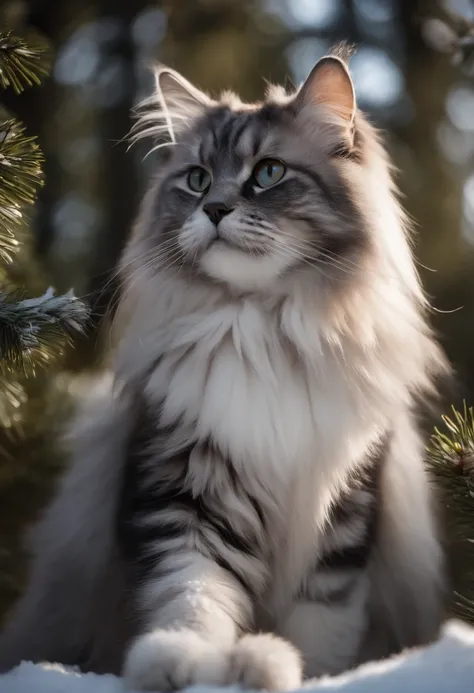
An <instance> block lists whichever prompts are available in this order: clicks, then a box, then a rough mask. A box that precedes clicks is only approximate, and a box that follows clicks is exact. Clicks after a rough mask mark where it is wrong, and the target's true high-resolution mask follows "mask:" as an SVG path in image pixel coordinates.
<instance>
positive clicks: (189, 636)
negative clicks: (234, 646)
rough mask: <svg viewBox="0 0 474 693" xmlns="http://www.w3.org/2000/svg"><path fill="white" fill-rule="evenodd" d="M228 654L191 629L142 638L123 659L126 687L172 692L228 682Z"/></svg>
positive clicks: (164, 632) (170, 631)
mask: <svg viewBox="0 0 474 693" xmlns="http://www.w3.org/2000/svg"><path fill="white" fill-rule="evenodd" d="M228 665H229V659H228V653H227V652H225V651H224V650H220V649H219V647H218V646H216V644H215V643H214V644H213V643H211V642H209V641H207V640H205V639H204V638H203V637H201V636H200V635H199V634H198V633H195V632H194V631H192V630H187V629H183V630H155V631H152V632H151V633H147V634H146V635H142V636H140V637H139V638H137V640H135V642H134V643H133V645H132V646H131V648H130V650H129V651H128V654H127V657H126V659H125V665H124V671H123V676H124V680H125V686H126V687H127V690H128V689H131V690H136V691H175V690H180V689H182V688H185V687H186V686H191V685H193V684H197V683H205V684H210V685H222V684H225V683H226V682H227V674H228Z"/></svg>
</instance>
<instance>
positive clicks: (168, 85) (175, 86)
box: [155, 66, 214, 118]
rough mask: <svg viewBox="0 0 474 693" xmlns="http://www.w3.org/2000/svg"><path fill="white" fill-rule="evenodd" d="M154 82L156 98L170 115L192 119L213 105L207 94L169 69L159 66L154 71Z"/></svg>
mask: <svg viewBox="0 0 474 693" xmlns="http://www.w3.org/2000/svg"><path fill="white" fill-rule="evenodd" d="M155 80H156V89H157V92H158V97H159V98H160V101H161V102H162V105H163V107H164V108H166V110H167V111H169V113H170V114H171V115H173V114H181V115H183V116H187V117H188V118H189V117H191V118H193V117H196V116H199V115H201V114H202V113H203V112H204V111H205V109H206V108H209V106H212V105H213V103H214V102H213V101H212V99H210V98H209V96H207V94H205V93H204V92H202V91H201V90H200V89H198V88H197V87H195V86H194V85H192V84H191V82H188V80H187V79H185V78H184V77H183V76H182V75H180V74H179V72H176V71H175V70H171V69H170V68H169V67H164V66H159V67H158V68H157V69H156V70H155Z"/></svg>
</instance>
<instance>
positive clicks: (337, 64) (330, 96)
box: [296, 55, 356, 124]
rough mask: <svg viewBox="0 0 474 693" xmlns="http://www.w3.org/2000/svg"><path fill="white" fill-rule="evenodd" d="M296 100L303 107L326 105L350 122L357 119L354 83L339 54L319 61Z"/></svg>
mask: <svg viewBox="0 0 474 693" xmlns="http://www.w3.org/2000/svg"><path fill="white" fill-rule="evenodd" d="M296 99H297V102H299V105H301V106H303V105H307V104H313V105H315V106H324V107H326V108H327V109H328V110H329V111H331V112H332V113H334V114H335V115H337V116H338V117H339V118H341V119H342V120H344V121H346V122H347V123H348V124H352V122H353V120H354V115H355V111H356V98H355V90H354V85H353V83H352V79H351V76H350V74H349V71H348V69H347V67H346V64H345V63H344V61H343V60H342V59H341V58H340V57H338V56H336V55H328V56H325V57H324V58H321V60H319V61H318V62H317V63H316V65H315V66H314V67H313V69H312V71H311V72H310V74H309V76H308V78H307V79H306V81H305V82H304V84H303V85H302V87H301V89H300V91H299V92H298V95H297V97H296Z"/></svg>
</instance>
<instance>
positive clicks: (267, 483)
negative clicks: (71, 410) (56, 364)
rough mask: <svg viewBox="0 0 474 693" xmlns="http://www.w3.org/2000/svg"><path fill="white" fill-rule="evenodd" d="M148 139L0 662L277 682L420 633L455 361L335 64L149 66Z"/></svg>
mask: <svg viewBox="0 0 474 693" xmlns="http://www.w3.org/2000/svg"><path fill="white" fill-rule="evenodd" d="M144 136H152V137H155V138H156V141H157V142H159V144H158V145H157V146H162V145H163V144H164V142H163V137H166V136H168V138H169V139H166V140H165V142H166V144H168V145H169V147H168V149H167V155H168V156H167V160H166V162H164V163H163V164H162V165H161V166H160V167H159V169H158V171H157V173H156V176H155V178H154V180H153V181H152V184H151V186H150V188H149V190H148V192H147V194H146V195H145V198H144V201H143V203H142V207H141V210H140V213H139V218H138V221H137V224H136V225H135V227H134V229H133V232H132V234H131V237H130V239H129V242H128V245H127V248H126V249H125V251H124V254H123V257H122V260H121V263H120V272H121V277H122V292H121V298H120V301H119V304H118V307H117V312H116V315H115V317H114V325H113V330H112V333H113V339H114V348H113V349H112V352H111V356H110V360H109V363H108V368H107V372H106V373H105V375H104V376H103V378H102V379H99V380H97V382H96V383H95V385H94V386H93V387H92V388H91V391H90V392H89V393H88V396H87V397H86V398H85V401H84V403H83V405H82V407H81V408H80V411H79V413H78V415H77V420H76V423H75V424H74V427H73V431H72V434H71V446H72V455H73V460H72V465H71V468H70V470H69V471H68V472H67V474H66V475H65V478H64V479H63V481H62V485H61V488H60V490H59V492H58V493H57V495H56V497H55V499H54V500H53V502H52V504H51V505H50V506H49V508H48V509H47V511H46V513H45V515H44V517H43V518H42V519H41V520H40V521H39V523H38V525H37V527H36V528H34V530H33V533H32V536H31V548H32V551H33V554H34V560H33V565H32V572H31V578H30V582H29V585H28V588H27V590H26V592H25V595H24V596H23V597H22V598H21V599H20V601H19V603H18V605H17V607H16V608H15V609H14V610H13V613H12V616H11V618H10V621H9V624H8V625H7V627H6V629H5V632H4V634H3V636H2V640H1V645H0V652H1V653H2V654H1V655H0V657H1V659H2V666H3V669H5V668H8V667H10V666H13V665H14V664H15V663H18V661H19V660H20V659H33V660H35V661H37V660H39V659H48V660H54V661H62V662H63V663H66V664H77V665H79V666H81V667H83V668H84V669H85V670H93V671H96V672H106V671H111V672H121V673H123V675H124V678H125V682H126V683H127V684H128V685H129V686H130V687H131V688H133V689H137V690H159V691H165V690H174V689H180V688H183V687H184V686H187V685H191V684H196V683H208V684H225V683H233V682H238V683H240V684H242V685H243V686H244V687H250V688H258V689H260V688H263V689H268V690H289V689H292V688H295V687H297V686H298V685H299V684H300V683H301V680H302V677H303V676H307V677H310V676H311V677H313V676H321V675H323V674H335V673H338V672H342V671H344V670H346V669H348V668H351V667H353V666H355V665H357V664H358V663H360V662H363V661H366V660H367V659H370V658H379V657H384V656H387V655H390V654H391V653H394V652H397V651H399V650H401V649H402V648H406V647H412V646H418V645H422V644H424V643H427V642H429V641H431V640H433V639H434V638H436V636H437V634H438V629H439V626H440V623H441V620H442V616H443V593H444V565H443V563H444V562H443V555H442V551H441V548H440V542H439V539H438V530H437V522H436V516H435V511H434V504H433V497H432V492H431V490H430V484H429V478H428V476H427V472H426V470H425V467H424V460H423V453H424V446H423V438H422V436H421V434H420V432H419V423H418V418H417V411H418V406H419V403H420V402H423V401H427V400H428V399H429V398H430V397H431V395H432V394H434V393H435V390H436V388H435V383H436V379H437V377H438V376H439V375H441V374H442V373H444V372H447V371H448V366H447V364H446V360H445V357H444V355H443V352H442V350H441V349H440V347H439V346H438V344H437V341H436V339H435V337H434V336H433V334H432V331H431V329H430V327H429V325H428V322H427V319H426V313H427V309H428V304H427V301H426V299H425V296H424V293H423V291H422V288H421V286H420V282H419V278H418V276H417V273H416V270H415V266H414V262H413V258H412V253H411V249H410V244H409V240H410V239H409V229H408V223H407V219H406V217H405V215H404V213H403V211H402V209H401V206H400V204H399V202H398V195H397V190H396V187H395V184H394V182H393V176H392V170H391V165H390V162H389V159H388V156H387V154H386V152H385V149H384V147H383V144H382V141H381V138H380V136H379V135H378V133H377V132H376V130H375V129H374V127H373V126H372V125H371V124H370V123H369V121H368V120H367V118H366V117H365V116H364V115H363V114H362V113H361V111H360V110H359V109H358V107H357V104H356V98H355V92H354V86H353V83H352V80H351V76H350V72H349V68H348V65H347V61H346V60H345V58H344V56H342V55H341V54H339V53H337V52H334V53H332V54H329V55H327V56H325V57H324V58H322V59H321V60H320V61H319V62H318V63H317V64H316V66H315V67H314V68H313V70H312V72H311V73H310V75H309V76H308V78H307V79H306V81H305V82H304V83H303V85H302V86H301V87H300V88H299V89H296V90H295V91H294V92H289V93H287V92H285V91H284V90H283V89H282V88H281V87H277V86H272V85H270V86H269V87H268V91H267V93H266V95H265V98H264V100H263V101H262V102H261V103H255V104H246V103H242V102H241V101H240V100H239V98H238V97H237V96H236V95H234V94H232V93H230V92H229V93H224V94H223V95H222V96H221V98H220V99H219V100H214V99H212V98H211V97H210V96H208V95H206V94H204V93H203V92H201V91H200V90H199V89H197V88H196V87H195V86H193V85H191V84H190V83H189V82H188V81H187V80H186V79H185V78H184V77H182V76H181V75H180V74H178V73H177V72H175V71H173V70H171V69H169V68H166V67H164V66H160V67H158V68H157V69H156V92H155V93H154V96H153V97H152V99H151V100H150V101H149V102H148V105H147V107H146V109H145V111H144V112H143V114H142V116H141V118H140V120H139V121H138V124H137V130H136V132H135V137H136V139H140V138H141V137H144Z"/></svg>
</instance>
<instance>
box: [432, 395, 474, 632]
mask: <svg viewBox="0 0 474 693" xmlns="http://www.w3.org/2000/svg"><path fill="white" fill-rule="evenodd" d="M451 409H452V416H451V417H450V416H443V417H442V420H443V422H444V425H445V430H444V431H442V430H440V429H439V428H435V429H434V432H433V435H432V437H431V440H430V444H429V446H428V448H427V460H428V463H429V465H430V468H431V472H432V474H433V476H434V477H435V479H436V481H437V482H438V483H437V485H438V487H439V489H440V491H441V493H442V495H443V505H444V508H445V521H446V525H447V537H448V539H449V544H448V546H447V549H448V555H449V558H450V567H451V570H452V573H453V574H452V577H453V581H454V595H453V603H452V608H453V611H454V613H455V614H456V615H457V616H459V617H460V618H462V619H464V620H465V621H468V622H470V623H472V624H474V410H473V408H472V407H469V408H468V407H467V405H466V403H465V402H464V406H463V410H462V411H458V410H457V409H456V408H455V407H452V408H451Z"/></svg>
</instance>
